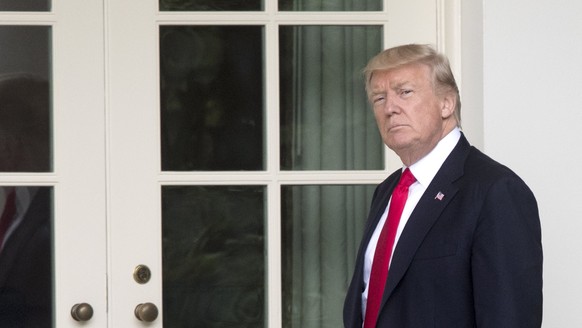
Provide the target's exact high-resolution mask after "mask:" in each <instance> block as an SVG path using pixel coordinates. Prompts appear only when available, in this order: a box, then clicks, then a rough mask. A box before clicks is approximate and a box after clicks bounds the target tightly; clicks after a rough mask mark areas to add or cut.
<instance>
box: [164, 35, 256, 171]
mask: <svg viewBox="0 0 582 328" xmlns="http://www.w3.org/2000/svg"><path fill="white" fill-rule="evenodd" d="M160 47H161V48H160V56H161V63H160V70H161V124H162V127H161V132H162V136H161V138H162V140H161V145H162V149H161V151H162V169H163V170H165V171H194V170H196V171H219V170H222V171H224V170H235V171H238V170H262V169H263V162H264V156H263V144H264V136H263V28H262V27H261V26H162V27H161V28H160Z"/></svg>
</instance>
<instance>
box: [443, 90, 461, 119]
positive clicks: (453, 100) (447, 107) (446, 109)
mask: <svg viewBox="0 0 582 328" xmlns="http://www.w3.org/2000/svg"><path fill="white" fill-rule="evenodd" d="M456 107H457V97H456V96H455V94H454V93H453V92H447V93H445V94H444V96H443V97H442V99H441V117H442V118H443V119H446V118H449V117H451V115H453V114H454V113H455V108H456Z"/></svg>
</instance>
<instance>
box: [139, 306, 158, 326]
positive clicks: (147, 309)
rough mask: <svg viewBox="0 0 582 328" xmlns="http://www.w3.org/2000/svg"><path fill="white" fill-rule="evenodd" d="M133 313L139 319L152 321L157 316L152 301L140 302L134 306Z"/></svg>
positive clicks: (156, 308)
mask: <svg viewBox="0 0 582 328" xmlns="http://www.w3.org/2000/svg"><path fill="white" fill-rule="evenodd" d="M134 313H135V317H136V318H138V319H139V321H144V322H152V321H154V320H156V318H157V317H158V307H157V306H156V305H155V304H153V303H141V304H138V305H137V306H136V307H135V311H134Z"/></svg>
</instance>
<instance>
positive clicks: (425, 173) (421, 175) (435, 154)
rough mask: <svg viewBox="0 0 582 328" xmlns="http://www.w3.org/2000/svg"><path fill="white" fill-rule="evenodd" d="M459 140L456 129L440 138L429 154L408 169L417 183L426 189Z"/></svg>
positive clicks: (459, 136) (459, 135) (458, 131)
mask: <svg viewBox="0 0 582 328" xmlns="http://www.w3.org/2000/svg"><path fill="white" fill-rule="evenodd" d="M460 138H461V130H460V129H459V128H458V127H456V128H454V129H453V130H452V131H451V132H449V133H448V134H447V135H446V136H445V137H444V138H442V139H441V140H440V141H439V142H438V144H437V145H436V147H434V149H433V150H431V152H430V153H428V154H427V155H426V156H424V157H423V158H422V159H420V160H419V161H418V162H416V163H414V164H412V165H411V166H410V167H409V168H410V171H411V172H412V174H413V175H414V177H415V178H416V181H417V182H418V183H420V184H421V185H423V186H424V187H425V188H426V187H428V185H429V184H430V183H431V181H432V179H433V178H434V177H435V175H436V174H437V172H438V171H439V169H440V168H441V166H442V165H443V163H444V162H445V160H446V159H447V157H449V155H450V153H451V152H452V151H453V149H454V148H455V146H456V145H457V143H458V142H459V139H460Z"/></svg>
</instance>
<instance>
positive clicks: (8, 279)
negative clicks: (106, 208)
mask: <svg viewBox="0 0 582 328" xmlns="http://www.w3.org/2000/svg"><path fill="white" fill-rule="evenodd" d="M0 213H2V216H1V217H0V327H31V328H32V327H35V328H50V327H52V322H53V320H52V280H53V275H52V263H53V259H52V213H53V211H52V187H11V186H3V187H0Z"/></svg>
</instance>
